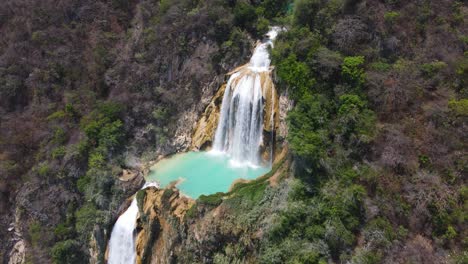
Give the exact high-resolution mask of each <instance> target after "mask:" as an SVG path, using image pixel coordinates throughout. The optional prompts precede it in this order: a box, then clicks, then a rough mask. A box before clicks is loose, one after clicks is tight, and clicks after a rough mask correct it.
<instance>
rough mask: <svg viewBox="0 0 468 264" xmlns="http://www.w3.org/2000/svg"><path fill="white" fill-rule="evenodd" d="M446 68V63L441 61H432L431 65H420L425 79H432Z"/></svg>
mask: <svg viewBox="0 0 468 264" xmlns="http://www.w3.org/2000/svg"><path fill="white" fill-rule="evenodd" d="M446 67H447V63H445V62H443V61H433V62H431V63H424V64H423V65H421V71H422V73H423V74H424V76H426V77H433V76H434V75H435V74H437V73H438V72H439V71H441V70H442V69H444V68H446Z"/></svg>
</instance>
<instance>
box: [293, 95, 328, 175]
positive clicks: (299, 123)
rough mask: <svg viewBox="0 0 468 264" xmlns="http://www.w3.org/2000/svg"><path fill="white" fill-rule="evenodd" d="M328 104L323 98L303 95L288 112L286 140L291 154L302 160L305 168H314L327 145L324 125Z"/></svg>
mask: <svg viewBox="0 0 468 264" xmlns="http://www.w3.org/2000/svg"><path fill="white" fill-rule="evenodd" d="M328 116H329V113H328V104H327V102H326V100H325V98H324V97H323V96H320V95H315V96H312V95H310V94H305V95H304V96H303V97H302V98H301V99H300V100H299V102H298V103H297V106H296V107H295V108H294V109H293V110H292V111H290V112H289V114H288V123H289V135H288V140H289V143H290V145H291V150H292V152H293V153H294V154H295V155H297V156H298V157H300V158H301V159H304V161H305V164H307V167H308V168H309V169H310V168H316V167H317V166H318V161H319V159H320V158H321V157H323V156H324V155H325V154H326V148H327V146H328V144H329V140H328V133H327V130H326V125H327V122H328Z"/></svg>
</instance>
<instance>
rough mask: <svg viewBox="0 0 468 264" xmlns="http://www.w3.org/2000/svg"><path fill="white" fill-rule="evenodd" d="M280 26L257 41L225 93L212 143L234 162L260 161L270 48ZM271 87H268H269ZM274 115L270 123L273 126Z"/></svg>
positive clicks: (272, 90) (271, 86) (250, 163)
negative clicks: (248, 57) (247, 60)
mask: <svg viewBox="0 0 468 264" xmlns="http://www.w3.org/2000/svg"><path fill="white" fill-rule="evenodd" d="M279 31H280V29H279V28H278V27H273V28H272V29H271V30H270V31H269V32H268V33H267V39H266V40H264V41H263V42H262V43H260V44H258V45H257V47H256V48H255V51H254V53H253V55H252V58H251V59H250V62H249V63H248V64H247V65H245V66H242V67H239V68H237V69H236V70H234V71H233V72H232V75H231V77H230V78H229V81H228V83H227V86H226V91H225V93H224V97H223V101H222V105H221V114H220V117H219V123H218V127H217V129H216V134H215V138H214V143H213V151H214V152H223V153H227V154H228V155H229V156H230V157H231V159H232V161H233V162H234V163H235V164H240V165H245V164H247V165H254V166H258V165H261V162H262V160H261V158H260V147H261V145H262V144H263V143H264V142H262V141H263V128H264V120H263V110H264V103H265V101H266V98H265V96H266V93H267V92H270V93H271V95H272V101H271V103H270V104H271V106H272V107H274V89H273V84H272V79H271V68H270V62H271V60H270V55H269V53H268V48H269V47H272V46H273V40H274V39H275V38H276V36H277V35H278V32H279ZM267 89H269V91H267ZM272 119H273V115H272V116H271V118H270V123H271V125H272V126H273V120H272Z"/></svg>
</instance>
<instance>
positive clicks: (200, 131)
mask: <svg viewBox="0 0 468 264" xmlns="http://www.w3.org/2000/svg"><path fill="white" fill-rule="evenodd" d="M225 90H226V84H223V85H222V86H221V88H220V89H219V90H218V91H217V92H216V94H215V95H214V96H213V99H212V100H211V102H210V103H209V104H208V106H207V107H206V109H205V111H204V112H203V114H202V116H201V118H200V120H198V122H197V123H196V124H195V127H194V132H193V135H192V145H191V147H190V148H191V149H194V150H200V149H205V148H206V147H208V146H207V145H210V144H211V142H212V141H213V139H214V134H215V132H216V127H217V125H218V120H219V115H220V112H221V103H222V101H223V96H224V91H225Z"/></svg>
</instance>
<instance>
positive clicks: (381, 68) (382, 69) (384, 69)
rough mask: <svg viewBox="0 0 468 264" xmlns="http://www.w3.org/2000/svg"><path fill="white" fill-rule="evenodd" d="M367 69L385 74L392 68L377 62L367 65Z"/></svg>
mask: <svg viewBox="0 0 468 264" xmlns="http://www.w3.org/2000/svg"><path fill="white" fill-rule="evenodd" d="M369 68H370V69H372V70H375V71H380V72H387V71H389V70H390V69H391V68H392V66H391V65H390V64H388V63H385V62H382V61H378V62H374V63H371V64H370V65H369Z"/></svg>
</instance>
